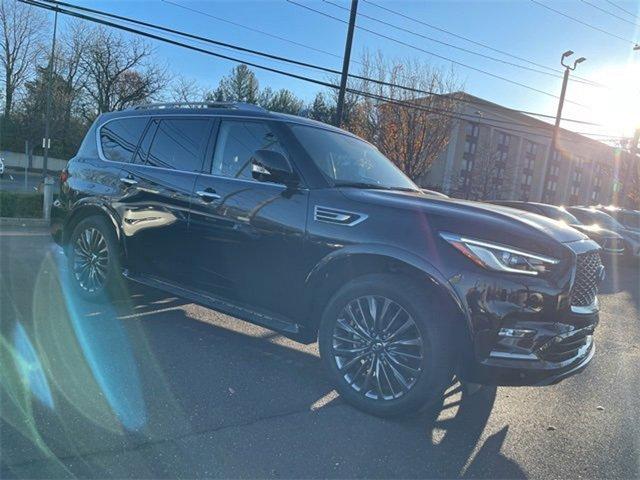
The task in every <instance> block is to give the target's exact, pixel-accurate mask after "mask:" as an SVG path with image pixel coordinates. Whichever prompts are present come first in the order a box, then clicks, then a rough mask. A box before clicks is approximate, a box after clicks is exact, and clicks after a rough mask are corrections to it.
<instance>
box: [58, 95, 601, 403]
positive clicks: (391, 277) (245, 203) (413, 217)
mask: <svg viewBox="0 0 640 480" xmlns="http://www.w3.org/2000/svg"><path fill="white" fill-rule="evenodd" d="M61 180H62V182H61V195H60V197H59V200H58V201H57V202H56V204H55V206H54V209H53V215H52V217H53V219H54V222H53V235H54V238H55V239H56V240H57V241H58V242H59V243H60V244H61V245H63V246H64V248H65V251H66V255H67V258H68V270H69V274H70V279H71V283H72V285H73V288H74V289H75V290H76V291H77V292H78V293H79V294H80V295H82V296H83V297H85V298H86V299H89V300H103V299H105V297H106V296H107V294H114V293H117V294H122V293H126V286H127V283H126V282H124V281H123V280H122V279H123V278H126V279H129V280H131V281H135V282H139V283H142V284H145V285H148V286H152V287H156V288H159V289H162V290H165V291H167V292H170V293H171V294H173V295H178V296H181V297H184V298H186V299H189V300H191V301H194V302H197V303H199V304H202V305H205V306H208V307H211V308H213V309H216V310H219V311H221V312H225V313H228V314H231V315H233V316H235V317H238V318H241V319H244V320H248V321H250V322H255V323H257V324H260V325H264V326H267V327H269V328H272V329H274V330H276V331H278V332H281V333H282V334H284V335H287V336H289V337H291V338H294V339H297V340H299V341H302V342H308V343H310V342H314V341H316V339H317V340H319V347H320V353H321V356H322V359H323V363H324V365H325V367H326V370H327V372H328V374H329V376H330V377H331V379H332V381H333V382H335V385H336V387H337V389H338V391H339V392H340V393H341V394H342V396H343V397H344V398H345V399H346V400H348V401H350V402H351V403H353V404H355V405H356V406H358V407H360V408H362V409H363V410H366V411H368V412H371V413H374V414H378V415H393V414H399V413H402V412H406V411H411V410H415V409H417V408H419V407H420V406H421V405H423V404H425V403H428V402H429V401H432V400H435V399H437V398H438V397H440V395H441V393H442V392H443V390H444V389H445V388H446V387H447V386H448V385H449V384H450V382H451V379H452V377H453V375H454V374H457V375H458V376H459V377H460V378H462V379H463V380H466V381H468V382H473V383H483V384H498V385H542V384H549V383H554V382H557V381H559V380H561V379H562V378H565V377H567V376H569V375H571V374H574V373H576V372H578V371H579V370H581V369H583V368H584V367H585V366H586V365H587V364H588V363H589V361H590V360H591V358H592V356H593V354H594V344H593V340H592V334H593V331H594V328H595V326H596V324H597V322H598V303H597V299H596V290H597V283H598V281H599V279H600V278H601V276H602V272H603V267H602V264H601V262H600V254H599V250H600V248H599V246H598V245H597V244H596V243H594V242H593V241H592V240H589V239H588V238H587V237H586V236H584V235H583V234H581V233H579V232H577V231H576V230H574V229H572V228H569V227H565V226H562V225H561V224H559V223H557V222H554V221H552V220H549V219H545V218H543V217H540V216H538V215H534V214H529V213H526V212H516V211H514V210H513V209H507V208H502V207H497V206H490V205H486V204H480V203H474V202H468V201H459V200H452V199H447V198H439V197H436V196H433V195H426V194H424V193H423V192H422V191H421V190H420V189H419V188H418V187H417V186H416V185H415V184H414V183H413V182H411V180H409V179H408V178H407V177H406V176H405V175H404V174H403V173H402V172H401V171H400V170H398V169H397V168H396V167H395V166H394V165H393V163H392V162H390V161H389V160H388V159H386V158H385V157H384V156H383V155H382V154H381V153H380V152H379V151H378V150H377V149H376V148H375V147H374V146H372V145H370V144H369V143H367V142H365V141H363V140H361V139H359V138H358V137H356V136H354V135H352V134H350V133H348V132H345V131H342V130H340V129H337V128H334V127H331V126H328V125H325V124H322V123H318V122H315V121H311V120H308V119H304V118H299V117H294V116H289V115H283V114H276V113H271V112H268V111H265V110H262V109H259V108H257V107H253V106H250V105H243V104H210V105H204V106H200V108H195V106H194V105H187V106H186V107H180V106H176V105H164V106H162V105H153V106H146V107H140V108H135V109H131V110H128V111H124V112H116V113H108V114H103V115H101V116H100V117H99V118H98V119H97V120H96V121H95V123H94V124H93V126H92V127H91V129H90V130H89V132H88V133H87V135H86V138H85V139H84V142H83V143H82V146H81V147H80V150H79V152H78V154H77V155H76V156H75V157H74V158H73V159H72V160H70V161H69V164H68V167H67V169H66V170H65V171H64V172H63V174H62V179H61Z"/></svg>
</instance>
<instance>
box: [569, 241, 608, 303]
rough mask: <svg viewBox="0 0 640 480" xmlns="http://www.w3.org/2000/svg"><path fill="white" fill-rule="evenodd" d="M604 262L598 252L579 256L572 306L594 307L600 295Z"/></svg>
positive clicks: (572, 293) (572, 291) (572, 292)
mask: <svg viewBox="0 0 640 480" xmlns="http://www.w3.org/2000/svg"><path fill="white" fill-rule="evenodd" d="M601 266H602V262H601V261H600V254H599V253H598V252H587V253H581V254H580V255H578V263H577V266H576V280H575V282H574V284H573V290H571V305H572V306H574V307H587V306H589V305H592V304H593V302H594V301H595V299H596V295H597V293H598V282H599V274H600V268H601Z"/></svg>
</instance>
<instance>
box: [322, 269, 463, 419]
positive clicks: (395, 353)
mask: <svg viewBox="0 0 640 480" xmlns="http://www.w3.org/2000/svg"><path fill="white" fill-rule="evenodd" d="M445 320H446V319H445V315H444V312H443V309H442V308H441V305H440V303H439V302H438V301H437V299H436V298H435V297H434V296H433V295H430V294H429V292H428V291H427V289H426V288H421V287H420V284H419V283H417V282H414V281H412V280H411V279H409V278H407V277H404V276H400V275H395V274H374V275H366V276H363V277H360V278H356V279H354V280H352V281H350V282H349V283H347V284H346V285H345V286H344V287H342V288H341V289H340V290H339V291H338V292H337V293H336V294H335V295H334V296H333V298H332V299H331V300H330V301H329V304H328V305H327V307H326V309H325V311H324V313H323V315H322V320H321V325H320V332H319V346H320V353H321V356H322V360H323V363H324V365H325V368H326V369H327V371H328V372H329V375H330V377H331V379H332V380H333V382H334V384H335V386H336V388H337V390H338V391H339V392H340V394H341V396H342V397H343V398H344V399H345V400H347V401H348V402H349V403H351V404H353V405H354V406H356V407H358V408H360V409H362V410H365V411H367V412H369V413H372V414H374V415H380V416H392V415H400V414H404V413H409V412H412V411H416V410H418V409H419V408H420V407H422V406H423V405H425V404H431V403H434V402H436V401H437V400H438V399H440V398H442V394H443V392H444V390H445V389H446V387H447V386H448V385H449V383H450V381H451V377H452V371H453V360H452V359H453V355H452V348H451V345H450V335H449V334H448V328H447V325H446V323H445Z"/></svg>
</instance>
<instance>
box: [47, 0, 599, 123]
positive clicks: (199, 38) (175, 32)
mask: <svg viewBox="0 0 640 480" xmlns="http://www.w3.org/2000/svg"><path fill="white" fill-rule="evenodd" d="M41 1H44V2H48V3H53V4H55V5H62V6H66V7H70V8H73V9H75V10H80V11H85V12H90V13H93V14H97V15H101V16H106V17H109V18H115V19H118V20H122V21H125V22H128V23H133V24H136V25H141V26H144V27H146V28H152V29H156V30H161V31H164V32H167V33H170V34H172V35H177V36H184V37H187V38H190V39H192V40H196V41H198V42H203V43H210V44H213V45H216V46H218V47H220V48H223V49H225V50H227V49H231V50H238V51H240V52H244V53H249V54H251V55H257V56H262V57H266V58H269V59H271V60H275V61H278V62H283V63H289V64H293V65H296V66H301V67H305V68H311V69H316V70H320V71H323V72H326V73H331V74H334V75H339V74H340V71H339V70H335V69H331V68H327V67H322V66H319V65H315V64H311V63H307V62H300V61H298V60H294V59H291V58H287V57H282V56H280V55H273V54H270V53H266V52H262V51H259V50H254V49H249V48H245V47H240V46H238V45H234V44H230V43H226V42H220V41H218V40H213V39H211V38H208V37H202V36H199V35H194V34H190V33H187V32H184V31H180V30H175V29H171V28H167V27H163V26H161V25H157V24H152V23H149V22H144V21H142V20H137V19H133V18H130V17H125V16H122V15H116V14H114V13H109V12H103V11H100V10H96V9H92V8H88V7H80V6H77V5H73V4H69V3H66V2H61V1H56V2H52V1H51V0H41ZM349 76H350V77H351V78H355V79H358V80H361V81H365V82H371V83H375V84H378V85H383V86H387V87H392V88H398V89H401V90H405V91H410V92H413V93H420V94H424V95H434V96H437V97H444V96H446V95H444V94H441V93H438V92H433V91H429V90H423V89H418V88H413V87H408V86H405V85H399V84H395V83H391V82H386V81H382V80H377V79H373V78H368V77H364V76H361V75H357V74H350V75H349ZM456 101H459V102H461V103H470V104H474V105H486V103H483V102H480V101H473V100H472V99H466V98H461V99H457V100H456ZM502 108H506V109H508V110H511V111H513V112H516V113H522V114H525V115H532V116H538V117H543V118H555V117H554V116H552V115H546V114H543V113H536V112H528V111H524V110H517V109H510V108H508V107H502ZM564 120H565V121H568V122H572V123H581V124H585V125H592V126H601V125H599V124H596V123H593V122H587V121H583V120H574V119H564ZM496 121H502V122H505V123H513V122H511V121H504V120H496ZM523 125H526V124H523Z"/></svg>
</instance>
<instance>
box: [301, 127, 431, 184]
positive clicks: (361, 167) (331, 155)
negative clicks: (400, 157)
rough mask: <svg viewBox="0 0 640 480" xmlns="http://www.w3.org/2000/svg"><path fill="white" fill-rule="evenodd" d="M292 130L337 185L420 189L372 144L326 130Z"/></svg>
mask: <svg viewBox="0 0 640 480" xmlns="http://www.w3.org/2000/svg"><path fill="white" fill-rule="evenodd" d="M291 131H292V132H293V133H294V135H295V136H296V138H297V139H298V140H299V141H300V143H301V144H302V146H303V147H304V148H305V150H306V151H307V153H308V154H309V156H310V157H311V159H312V160H313V162H314V163H315V164H316V165H317V166H318V168H319V169H320V170H321V171H322V173H323V174H324V175H325V176H326V177H327V179H328V180H329V181H330V182H331V183H333V184H334V185H336V186H338V185H352V186H356V185H354V184H357V185H360V186H371V187H378V188H392V189H408V190H417V189H418V187H417V186H416V185H415V184H414V183H413V182H412V181H411V180H409V178H408V177H407V176H406V175H405V174H404V173H402V171H401V170H400V169H399V168H398V167H396V166H395V165H394V164H393V163H392V162H391V160H389V159H388V158H386V157H385V156H384V155H383V154H382V153H380V151H379V150H378V149H377V148H375V147H374V146H372V145H370V144H369V143H367V142H365V141H363V140H360V139H358V138H356V137H352V136H351V135H345V134H342V133H336V132H332V131H329V130H325V129H322V128H315V127H307V126H303V125H292V126H291Z"/></svg>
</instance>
